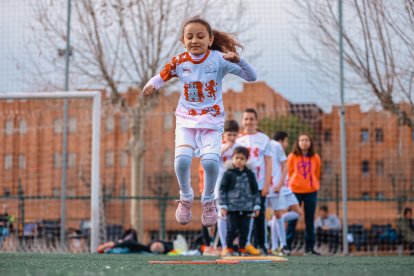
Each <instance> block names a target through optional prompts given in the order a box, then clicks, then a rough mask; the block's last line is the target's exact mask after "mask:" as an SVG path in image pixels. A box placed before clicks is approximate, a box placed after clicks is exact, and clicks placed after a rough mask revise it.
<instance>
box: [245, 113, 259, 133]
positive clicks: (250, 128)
mask: <svg viewBox="0 0 414 276" xmlns="http://www.w3.org/2000/svg"><path fill="white" fill-rule="evenodd" d="M257 123H258V122H257V118H256V116H255V115H254V113H252V112H244V113H243V127H244V130H245V131H247V132H255V131H256V129H257Z"/></svg>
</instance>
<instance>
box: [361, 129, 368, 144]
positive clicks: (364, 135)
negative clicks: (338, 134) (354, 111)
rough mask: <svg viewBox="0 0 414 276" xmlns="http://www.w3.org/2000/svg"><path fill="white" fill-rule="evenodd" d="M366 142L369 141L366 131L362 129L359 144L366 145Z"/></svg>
mask: <svg viewBox="0 0 414 276" xmlns="http://www.w3.org/2000/svg"><path fill="white" fill-rule="evenodd" d="M368 141H369V132H368V129H366V128H363V129H361V142H362V143H368Z"/></svg>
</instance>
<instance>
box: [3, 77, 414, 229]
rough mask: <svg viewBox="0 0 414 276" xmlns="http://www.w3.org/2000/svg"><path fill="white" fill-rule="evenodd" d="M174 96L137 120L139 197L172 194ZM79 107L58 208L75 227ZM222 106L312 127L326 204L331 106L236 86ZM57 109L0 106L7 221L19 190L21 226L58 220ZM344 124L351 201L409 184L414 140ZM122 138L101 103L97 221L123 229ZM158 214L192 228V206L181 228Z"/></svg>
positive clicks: (331, 171)
mask: <svg viewBox="0 0 414 276" xmlns="http://www.w3.org/2000/svg"><path fill="white" fill-rule="evenodd" d="M136 96H137V94H136V92H135V91H134V90H129V91H128V92H127V93H125V94H124V97H125V98H126V100H127V102H128V104H129V105H133V104H134V103H135V102H136V98H137V97H136ZM178 98H179V94H178V93H171V94H168V95H165V96H163V97H160V99H159V103H158V105H157V106H155V107H154V109H153V110H152V111H151V112H150V113H149V115H148V117H147V118H146V128H145V145H146V148H145V165H144V166H145V167H144V174H145V175H144V176H145V178H144V179H145V180H144V182H145V183H144V187H143V188H144V194H145V195H148V196H154V195H158V196H159V195H166V196H177V195H178V184H177V181H176V178H175V174H174V171H173V159H174V125H175V116H174V109H175V107H176V104H177V101H178ZM77 101H78V100H77ZM89 104H90V102H81V103H79V102H76V103H75V102H74V101H71V104H70V115H69V153H68V167H69V168H68V187H67V195H68V196H69V197H75V198H74V199H70V200H68V203H67V204H68V208H67V218H68V225H69V226H71V227H75V228H76V227H78V225H79V222H80V221H81V220H84V219H88V217H89V210H90V207H89V201H88V200H82V199H79V198H76V197H81V196H85V195H89V194H90V184H89V181H90V180H89V175H90V168H89V166H90V161H89V159H90V150H91V149H90V148H91V147H90V143H91V142H90V141H91V132H90V121H91V120H90V118H91V113H90V111H91V109H90V106H89ZM224 105H225V110H226V112H227V117H228V118H234V119H236V120H238V121H240V119H241V116H242V112H243V110H244V109H245V108H248V107H253V108H255V109H256V110H257V111H258V113H259V117H260V118H265V117H272V118H274V117H284V116H289V115H295V116H297V117H299V118H300V119H301V120H302V121H304V122H306V123H308V124H309V125H311V126H312V128H314V129H316V130H317V131H316V133H319V134H321V135H320V136H318V137H316V139H315V141H318V142H320V144H319V145H318V152H320V153H321V155H322V157H323V158H322V160H323V167H324V168H323V179H322V186H323V187H324V192H323V197H324V198H330V199H333V198H334V197H335V195H336V185H335V184H334V183H335V181H336V175H339V172H340V164H339V160H340V156H339V154H340V148H339V116H338V108H337V107H334V108H333V111H332V112H331V113H330V114H322V111H321V110H320V109H319V107H317V106H316V105H312V104H305V105H304V104H293V103H290V102H289V101H287V100H286V99H284V98H283V97H282V96H281V95H280V94H278V93H276V92H275V91H274V90H273V89H271V88H270V87H269V86H267V85H266V84H265V83H263V82H256V83H248V84H244V86H243V90H242V91H241V92H235V91H231V90H230V91H228V92H227V93H225V94H224ZM62 106H63V103H62V102H61V101H60V102H59V101H52V100H50V101H42V102H40V101H2V102H0V110H1V113H0V145H1V146H0V172H1V175H0V181H1V182H0V201H5V202H6V203H8V204H9V206H10V211H11V213H14V214H15V215H17V216H18V214H20V213H19V206H18V204H19V202H18V200H16V197H15V196H17V194H18V192H19V182H20V183H21V187H22V190H23V192H24V194H25V195H30V196H34V197H38V198H39V199H33V200H27V201H26V203H25V204H26V207H25V216H26V217H25V220H26V221H35V220H39V219H56V218H59V217H60V207H59V206H60V205H59V201H58V199H59V196H60V183H61V161H62V160H61V144H62V110H63V108H62ZM347 116H348V117H347V136H348V171H349V173H348V183H349V188H348V190H349V196H350V197H351V198H353V199H359V200H362V199H373V198H377V199H382V198H392V197H395V192H393V190H392V189H391V188H390V186H391V185H390V182H391V183H395V185H394V186H398V185H400V186H401V185H402V184H401V183H405V184H404V185H406V184H407V185H408V183H411V182H409V181H413V180H412V179H413V172H414V160H413V158H412V156H414V152H413V139H414V133H413V132H410V130H409V129H408V128H406V127H403V128H401V127H398V126H397V124H396V119H395V117H394V116H391V115H389V114H388V113H386V112H377V111H370V112H361V111H360V110H359V107H358V106H348V107H347ZM130 136H131V130H130V127H129V118H128V116H127V115H126V114H122V113H120V112H115V111H113V110H111V109H110V108H108V107H107V106H106V105H105V106H104V108H103V115H102V123H101V164H100V165H101V184H102V187H103V193H104V195H106V197H107V198H108V199H107V200H106V201H105V203H104V206H105V208H104V212H105V219H106V222H107V223H118V224H123V225H125V226H128V225H129V221H130V201H129V199H127V198H123V197H122V196H129V195H131V190H130V185H131V169H130V166H131V162H130V156H129V151H128V150H129V147H128V145H129V141H130V138H131V137H130ZM407 153H408V154H407ZM407 164H410V165H407ZM198 165H199V161H198V160H195V161H194V162H193V167H192V181H193V182H192V184H193V188H194V190H195V192H196V196H200V193H199V191H198V188H197V187H198ZM40 197H42V199H40ZM110 197H115V198H117V199H115V198H112V199H111V198H110ZM332 204H333V203H330V206H332V207H333V205H332ZM358 204H360V202H358ZM143 206H144V213H145V214H146V216H145V225H144V228H145V231H157V230H158V229H159V227H160V211H161V210H162V208H161V205H160V202H159V201H156V200H145V201H144V204H143ZM358 206H359V205H356V204H354V205H352V206H350V214H349V217H350V218H355V219H356V220H363V219H366V218H367V217H369V216H370V215H372V214H370V213H365V214H362V213H361V212H360V209H361V208H360V207H358ZM381 208H382V207H381ZM384 208H387V209H394V207H384ZM332 210H334V209H332ZM165 212H166V228H167V229H168V230H199V228H200V225H201V224H200V216H201V210H200V204H195V206H194V210H193V212H194V213H193V218H194V219H193V220H194V222H192V223H191V224H190V225H188V226H180V225H178V224H177V223H176V222H175V219H174V212H175V203H173V202H170V203H169V204H168V205H167V206H166V210H165ZM394 216H395V211H393V212H392V213H389V214H388V213H384V219H389V218H392V217H394Z"/></svg>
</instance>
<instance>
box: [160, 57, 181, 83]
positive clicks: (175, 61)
mask: <svg viewBox="0 0 414 276" xmlns="http://www.w3.org/2000/svg"><path fill="white" fill-rule="evenodd" d="M185 61H188V56H187V55H186V53H182V54H181V55H179V56H176V57H173V58H172V59H171V61H170V62H169V63H167V64H166V65H165V67H164V69H162V71H161V72H160V76H161V78H162V79H163V80H164V81H168V80H169V79H171V78H174V77H177V72H176V70H177V66H178V65H179V64H181V63H183V62H185Z"/></svg>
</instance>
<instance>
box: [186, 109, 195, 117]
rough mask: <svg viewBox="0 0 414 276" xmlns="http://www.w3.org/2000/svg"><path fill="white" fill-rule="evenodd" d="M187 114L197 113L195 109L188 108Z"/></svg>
mask: <svg viewBox="0 0 414 276" xmlns="http://www.w3.org/2000/svg"><path fill="white" fill-rule="evenodd" d="M188 115H191V116H195V115H197V111H196V110H195V109H190V110H189V111H188Z"/></svg>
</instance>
